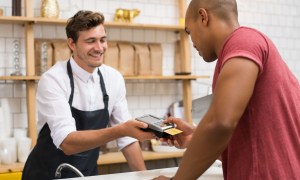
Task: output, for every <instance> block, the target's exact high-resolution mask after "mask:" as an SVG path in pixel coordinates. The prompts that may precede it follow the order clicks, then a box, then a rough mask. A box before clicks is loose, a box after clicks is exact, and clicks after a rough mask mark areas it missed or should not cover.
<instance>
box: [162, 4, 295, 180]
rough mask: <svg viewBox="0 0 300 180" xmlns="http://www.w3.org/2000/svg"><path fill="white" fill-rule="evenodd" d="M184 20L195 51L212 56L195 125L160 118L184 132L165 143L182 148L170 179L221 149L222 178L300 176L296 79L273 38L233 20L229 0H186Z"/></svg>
mask: <svg viewBox="0 0 300 180" xmlns="http://www.w3.org/2000/svg"><path fill="white" fill-rule="evenodd" d="M185 25H186V32H187V33H188V34H189V35H190V36H191V39H192V41H193V44H194V47H195V48H196V49H197V51H198V52H199V55H200V56H202V57H203V59H204V60H205V61H206V62H212V61H215V60H216V59H218V60H217V64H216V68H215V72H214V78H213V98H212V102H211V105H210V108H209V110H208V111H207V113H206V114H205V116H204V117H203V119H202V120H201V123H200V124H199V125H198V127H197V128H193V127H191V126H189V125H187V124H186V123H184V122H183V121H180V120H179V119H176V118H172V117H171V118H169V119H168V120H167V121H166V122H174V123H175V124H177V128H179V129H182V130H183V131H184V133H182V134H179V135H176V136H174V140H173V141H172V140H168V143H169V144H171V145H175V146H176V147H179V148H180V147H187V150H186V153H185V154H184V157H183V159H182V161H181V164H180V167H179V169H178V171H177V173H176V175H175V176H174V177H173V179H175V180H177V179H196V178H198V177H199V176H200V175H201V174H203V173H204V172H205V170H206V169H207V168H209V167H210V166H211V164H212V163H213V162H214V161H215V160H216V159H217V158H218V157H219V156H220V155H222V164H223V174H224V179H229V180H241V179H242V180H245V179H249V180H257V179H259V180H260V179H263V180H265V179H280V180H281V179H289V180H290V179H300V86H299V82H298V80H297V78H296V77H295V76H294V75H293V74H292V72H291V71H290V70H289V68H288V67H287V65H286V64H285V62H284V61H283V59H282V57H281V56H280V54H279V52H278V50H277V48H276V47H275V45H274V44H273V43H272V41H271V40H270V39H269V38H268V37H267V36H265V35H264V34H262V33H261V32H259V31H257V30H255V29H251V28H247V27H240V25H239V22H238V13H237V5H236V1H235V0H223V1H219V0H192V1H191V3H190V5H189V8H188V10H187V14H186V21H185ZM165 178H166V177H163V176H160V177H158V178H157V179H165Z"/></svg>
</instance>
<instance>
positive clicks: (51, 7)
mask: <svg viewBox="0 0 300 180" xmlns="http://www.w3.org/2000/svg"><path fill="white" fill-rule="evenodd" d="M41 16H42V17H47V18H58V17H59V6H58V2H57V0H42V5H41Z"/></svg>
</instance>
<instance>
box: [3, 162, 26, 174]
mask: <svg viewBox="0 0 300 180" xmlns="http://www.w3.org/2000/svg"><path fill="white" fill-rule="evenodd" d="M23 167H24V163H13V164H11V165H3V164H0V173H10V172H22V171H23Z"/></svg>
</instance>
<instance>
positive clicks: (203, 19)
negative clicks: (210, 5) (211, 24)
mask: <svg viewBox="0 0 300 180" xmlns="http://www.w3.org/2000/svg"><path fill="white" fill-rule="evenodd" d="M198 13H199V18H200V21H201V23H203V24H204V25H207V24H208V13H207V11H206V9H204V8H200V9H199V11H198Z"/></svg>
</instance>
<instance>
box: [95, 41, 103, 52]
mask: <svg viewBox="0 0 300 180" xmlns="http://www.w3.org/2000/svg"><path fill="white" fill-rule="evenodd" d="M104 48H105V47H104V44H103V43H101V42H100V41H97V42H96V45H95V49H96V50H97V51H100V52H103V51H104Z"/></svg>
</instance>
